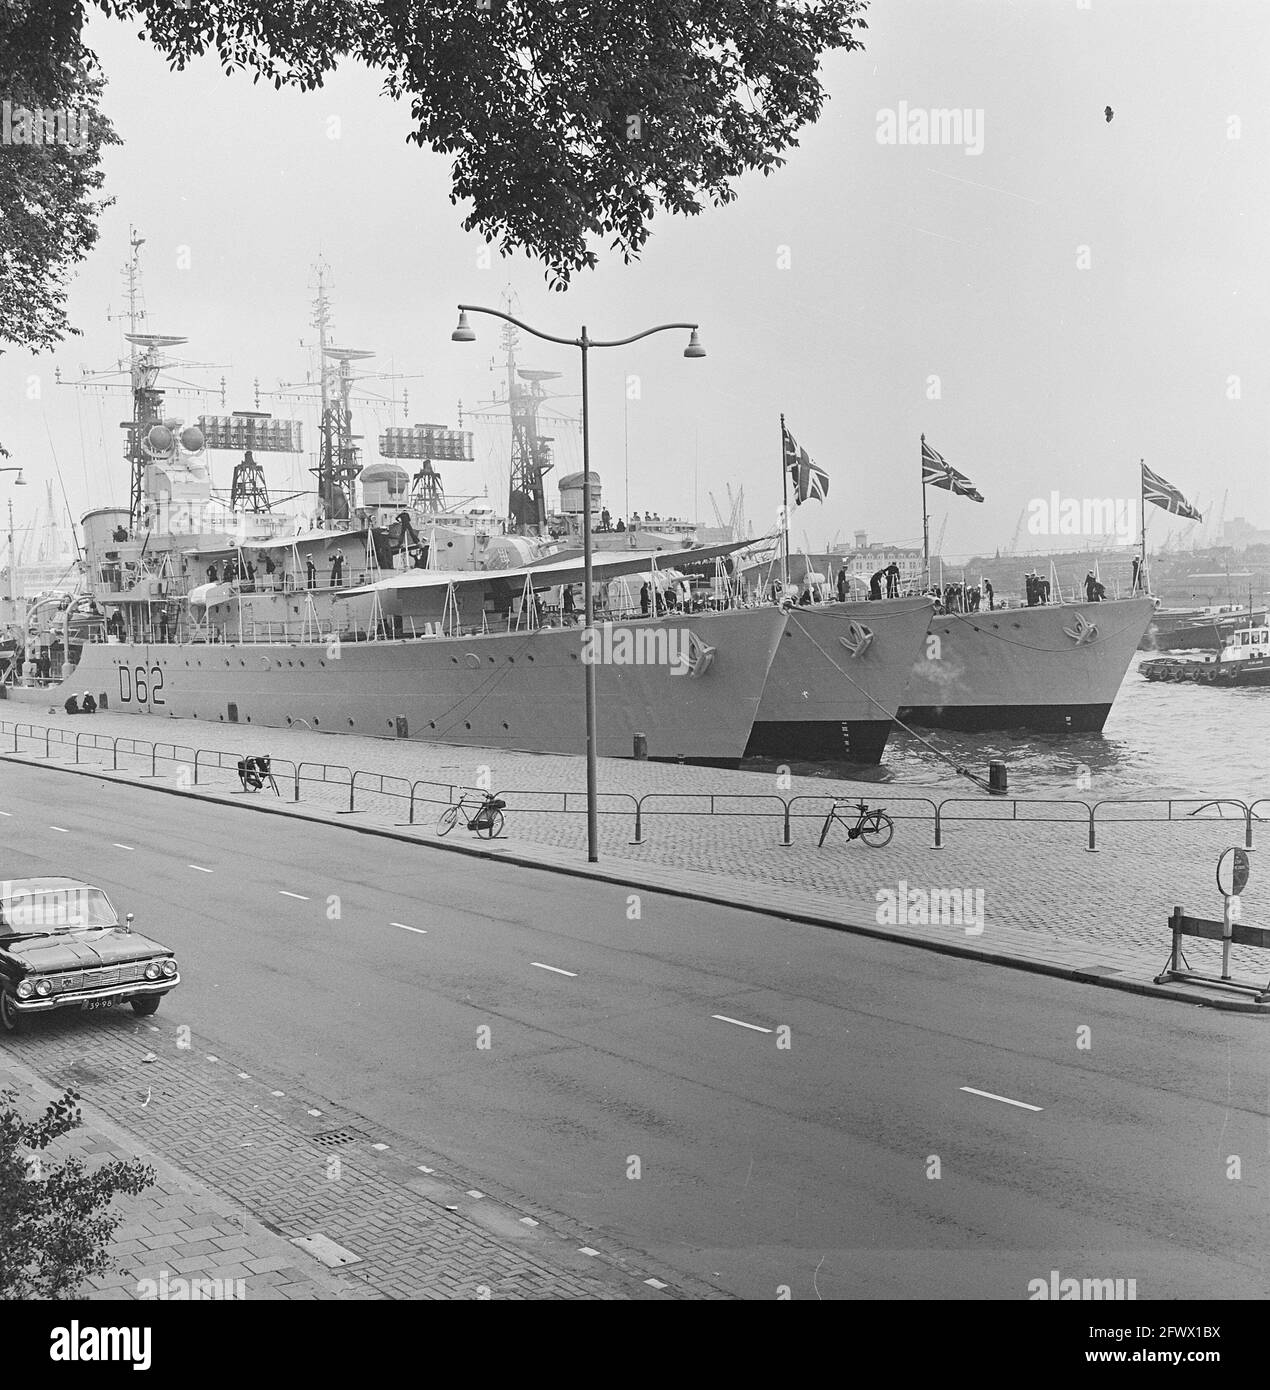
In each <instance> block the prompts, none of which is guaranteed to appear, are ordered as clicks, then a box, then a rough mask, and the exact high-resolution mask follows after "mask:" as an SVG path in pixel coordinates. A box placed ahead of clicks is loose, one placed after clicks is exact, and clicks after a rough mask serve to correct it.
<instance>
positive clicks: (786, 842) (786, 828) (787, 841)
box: [779, 796, 794, 849]
mask: <svg viewBox="0 0 1270 1390" xmlns="http://www.w3.org/2000/svg"><path fill="white" fill-rule="evenodd" d="M780 801H781V805H782V806H783V807H784V808H785V810H784V813H783V817H782V822H783V823H782V827H781V834H782V835H783V836H784V838H783V839H782V840H781V841H780V846H779V847H780V848H781V849H789V848H790V846H791V845H792V844H793V843H794V839H793V835H792V834H791V833H790V825H789V807H790V803H789V802H788V801H786V800H785V798H784V797H783V796H782V797H781V799H780Z"/></svg>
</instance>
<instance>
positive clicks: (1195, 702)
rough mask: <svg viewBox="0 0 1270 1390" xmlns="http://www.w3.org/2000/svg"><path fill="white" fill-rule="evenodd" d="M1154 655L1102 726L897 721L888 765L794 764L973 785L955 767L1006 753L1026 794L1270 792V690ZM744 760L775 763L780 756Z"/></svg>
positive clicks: (807, 771)
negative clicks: (1178, 678) (1045, 729)
mask: <svg viewBox="0 0 1270 1390" xmlns="http://www.w3.org/2000/svg"><path fill="white" fill-rule="evenodd" d="M1150 656H1151V654H1150V653H1139V654H1137V655H1135V657H1134V659H1133V662H1132V664H1131V665H1130V667H1129V670H1128V672H1127V673H1126V675H1125V679H1124V682H1123V684H1122V685H1121V687H1120V693H1119V695H1118V696H1117V699H1116V702H1115V704H1114V705H1113V706H1112V710H1111V715H1110V717H1109V718H1108V720H1107V724H1106V727H1105V728H1104V730H1103V732H1102V733H1101V734H1075V735H1061V734H1022V733H1009V732H1005V731H1002V732H997V733H982V734H963V733H957V732H954V731H951V730H940V729H917V730H915V731H914V733H913V734H908V733H905V732H904V731H903V730H902V729H898V730H896V731H895V732H894V733H893V734H892V736H891V741H890V742H889V743H888V744H887V749H886V756H885V761H884V762H883V764H882V766H880V767H871V768H860V767H855V766H850V765H847V764H825V763H820V764H815V763H791V764H790V765H789V766H790V770H791V771H792V772H794V773H795V774H797V775H800V776H809V777H850V778H854V779H856V780H859V781H867V782H881V783H889V784H901V783H905V784H921V785H923V786H928V787H929V786H936V787H947V788H953V787H968V786H971V785H973V784H971V783H969V782H967V780H966V779H965V778H963V777H960V776H959V775H958V774H957V772H956V771H955V768H956V767H965V768H967V769H968V770H969V771H970V772H972V773H974V774H975V775H976V776H978V777H981V778H983V779H985V780H986V778H987V775H988V764H989V762H991V761H994V760H997V759H1000V760H1001V761H1003V762H1004V763H1005V764H1006V766H1007V768H1008V772H1009V782H1010V791H1011V793H1013V794H1018V795H1025V796H1026V795H1032V796H1040V795H1046V796H1063V797H1069V796H1070V797H1075V798H1079V799H1081V800H1087V799H1089V797H1090V796H1091V795H1092V796H1093V797H1094V798H1095V799H1098V798H1101V797H1106V796H1146V795H1172V796H1201V795H1204V794H1205V793H1212V792H1217V791H1221V792H1225V793H1233V794H1235V795H1237V796H1244V795H1249V796H1270V691H1267V690H1264V689H1262V690H1258V689H1253V688H1249V689H1244V690H1240V689H1234V690H1219V689H1215V688H1213V687H1211V686H1197V685H1187V684H1181V683H1175V682H1169V683H1164V682H1155V681H1148V680H1146V679H1145V678H1144V677H1142V676H1141V675H1139V674H1138V665H1139V663H1140V662H1141V661H1142V660H1144V659H1148V660H1149V659H1150ZM923 740H924V741H925V742H923ZM928 745H929V746H928ZM932 750H938V752H935V751H932ZM939 754H942V755H943V757H942V758H941V757H940V756H939ZM746 766H747V767H751V768H754V769H755V770H764V771H772V770H774V769H775V767H776V763H774V762H771V761H767V760H764V761H754V762H749V763H747V764H746Z"/></svg>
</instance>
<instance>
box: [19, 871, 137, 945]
mask: <svg viewBox="0 0 1270 1390" xmlns="http://www.w3.org/2000/svg"><path fill="white" fill-rule="evenodd" d="M117 921H118V918H117V917H116V916H115V910H114V908H113V907H111V905H110V900H109V899H108V898H107V897H106V895H105V893H103V892H102V891H101V889H100V888H87V887H84V886H83V885H82V884H77V883H74V884H66V885H64V886H62V887H57V888H54V887H48V886H42V885H36V886H33V885H27V884H20V883H12V882H10V883H3V882H0V935H9V936H21V935H24V934H25V933H27V932H65V931H78V930H80V929H81V928H83V927H113V926H114V925H115V924H116V923H117Z"/></svg>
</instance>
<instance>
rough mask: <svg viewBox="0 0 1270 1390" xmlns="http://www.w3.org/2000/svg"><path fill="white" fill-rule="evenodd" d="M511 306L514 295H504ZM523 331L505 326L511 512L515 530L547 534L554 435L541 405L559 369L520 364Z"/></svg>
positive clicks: (509, 501) (510, 520) (539, 534)
mask: <svg viewBox="0 0 1270 1390" xmlns="http://www.w3.org/2000/svg"><path fill="white" fill-rule="evenodd" d="M504 300H505V302H506V303H507V308H508V310H509V311H510V309H511V302H510V301H511V296H510V295H506V296H504ZM519 341H520V335H519V334H518V333H517V332H516V329H515V327H514V326H513V325H512V324H510V323H504V325H503V329H502V344H503V349H504V351H505V352H506V354H507V360H506V366H507V410H508V415H509V417H510V419H511V427H512V454H511V476H510V478H509V480H508V490H507V491H508V495H507V515H508V519H509V524H510V527H511V529H512V531H514V532H519V533H521V534H522V535H538V536H541V535H543V534H544V533H545V532H546V530H547V495H546V489H545V486H544V484H543V479H544V477H545V476H546V475H547V474H548V473H549V472H550V471H551V469H552V468H553V467H554V462H553V460H552V457H551V438H550V437H549V436H547V435H543V434H540V433H539V431H538V407H539V405H540V404H541V403H542V401H543V400H544V399H545V394H544V392H543V389H542V383H543V382H544V381H551V380H553V379H554V378H556V377H558V376H559V375H560V373H559V372H544V371H537V370H533V369H531V368H527V367H520V368H518V367H517V365H516V347H517V344H518V343H519Z"/></svg>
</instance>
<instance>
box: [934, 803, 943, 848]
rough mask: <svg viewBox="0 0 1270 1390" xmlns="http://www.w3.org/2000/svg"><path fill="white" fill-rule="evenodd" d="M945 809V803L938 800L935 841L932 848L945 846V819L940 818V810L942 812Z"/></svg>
mask: <svg viewBox="0 0 1270 1390" xmlns="http://www.w3.org/2000/svg"><path fill="white" fill-rule="evenodd" d="M943 809H944V803H943V802H942V801H940V802H937V803H936V805H935V843H934V844H933V845H932V846H931V848H932V849H943V847H944V840H943V829H944V826H943V821H942V820H941V819H940V812H941V811H942V810H943Z"/></svg>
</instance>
